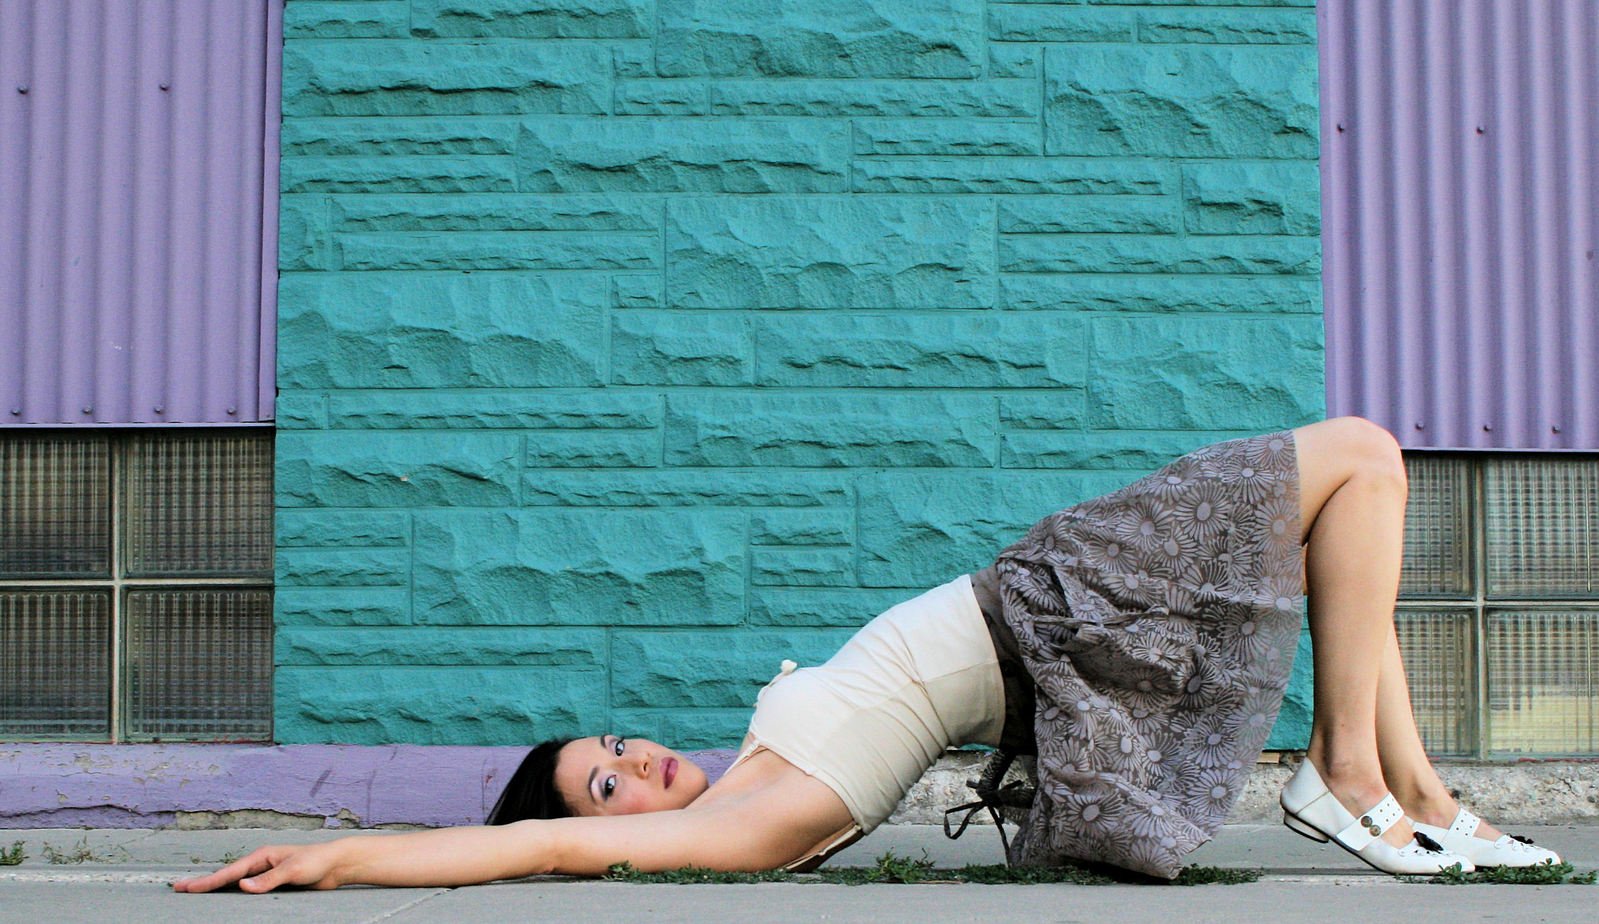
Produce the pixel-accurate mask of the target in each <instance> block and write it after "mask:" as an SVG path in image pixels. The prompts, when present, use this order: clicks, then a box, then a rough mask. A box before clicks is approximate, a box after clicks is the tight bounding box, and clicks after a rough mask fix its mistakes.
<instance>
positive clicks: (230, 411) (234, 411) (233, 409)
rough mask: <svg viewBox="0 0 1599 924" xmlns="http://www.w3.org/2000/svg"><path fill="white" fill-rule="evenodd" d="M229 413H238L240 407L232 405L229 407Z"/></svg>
mask: <svg viewBox="0 0 1599 924" xmlns="http://www.w3.org/2000/svg"><path fill="white" fill-rule="evenodd" d="M228 413H229V414H237V413H239V409H238V408H236V407H230V408H228Z"/></svg>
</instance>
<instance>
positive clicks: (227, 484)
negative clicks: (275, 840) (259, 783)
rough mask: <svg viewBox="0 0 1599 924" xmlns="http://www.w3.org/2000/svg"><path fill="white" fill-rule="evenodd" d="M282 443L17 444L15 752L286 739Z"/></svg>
mask: <svg viewBox="0 0 1599 924" xmlns="http://www.w3.org/2000/svg"><path fill="white" fill-rule="evenodd" d="M271 710H272V434H271V432H270V431H266V430H247V431H241V430H238V429H231V428H230V429H228V430H220V429H219V430H206V431H171V430H169V431H159V432H151V431H146V432H140V433H96V434H88V435H83V434H77V433H74V434H70V435H63V434H54V433H33V432H29V433H16V432H15V431H13V432H11V433H7V434H5V435H3V436H0V740H13V741H30V740H31V741H59V740H74V741H269V740H271V737H272V711H271Z"/></svg>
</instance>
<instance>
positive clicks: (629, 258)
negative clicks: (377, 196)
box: [335, 231, 661, 271]
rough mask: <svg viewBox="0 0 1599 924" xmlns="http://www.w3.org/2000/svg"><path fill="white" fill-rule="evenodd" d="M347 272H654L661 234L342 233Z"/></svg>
mask: <svg viewBox="0 0 1599 924" xmlns="http://www.w3.org/2000/svg"><path fill="white" fill-rule="evenodd" d="M335 247H336V249H337V251H338V257H337V259H338V265H339V267H340V268H341V269H347V270H541V271H543V270H617V269H635V270H642V269H659V268H660V260H661V236H660V235H659V234H640V233H637V232H625V233H624V232H610V231H565V232H561V233H558V234H552V233H548V232H542V231H486V232H474V231H454V232H451V233H449V234H438V233H434V232H415V233H393V232H381V233H372V234H341V235H340V236H339V238H338V241H337V243H336V244H335Z"/></svg>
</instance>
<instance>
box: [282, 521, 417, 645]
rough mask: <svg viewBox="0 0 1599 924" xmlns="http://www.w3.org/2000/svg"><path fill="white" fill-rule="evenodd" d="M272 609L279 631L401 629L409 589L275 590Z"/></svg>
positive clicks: (405, 619) (407, 618) (406, 613)
mask: <svg viewBox="0 0 1599 924" xmlns="http://www.w3.org/2000/svg"><path fill="white" fill-rule="evenodd" d="M280 516H281V514H280ZM273 610H274V612H273V616H272V622H273V624H274V625H276V626H277V627H279V628H282V627H284V626H403V625H406V624H407V623H409V622H410V621H411V588H410V587H408V586H407V587H278V588H277V590H276V591H275V592H274V594H273Z"/></svg>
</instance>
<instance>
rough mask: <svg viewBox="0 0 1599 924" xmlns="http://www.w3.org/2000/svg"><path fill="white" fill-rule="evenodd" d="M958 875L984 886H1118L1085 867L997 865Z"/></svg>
mask: <svg viewBox="0 0 1599 924" xmlns="http://www.w3.org/2000/svg"><path fill="white" fill-rule="evenodd" d="M954 876H955V877H956V878H958V879H959V880H960V881H961V882H975V883H978V884H980V885H1011V884H1015V885H1043V884H1046V883H1053V882H1066V883H1071V884H1072V885H1115V884H1116V880H1115V879H1113V878H1111V877H1110V876H1107V875H1105V874H1104V873H1098V872H1095V871H1093V870H1091V869H1084V868H1083V867H1081V866H1006V865H1004V864H1003V863H995V864H993V865H976V864H974V865H971V866H963V867H961V868H960V869H958V870H955V871H954Z"/></svg>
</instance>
